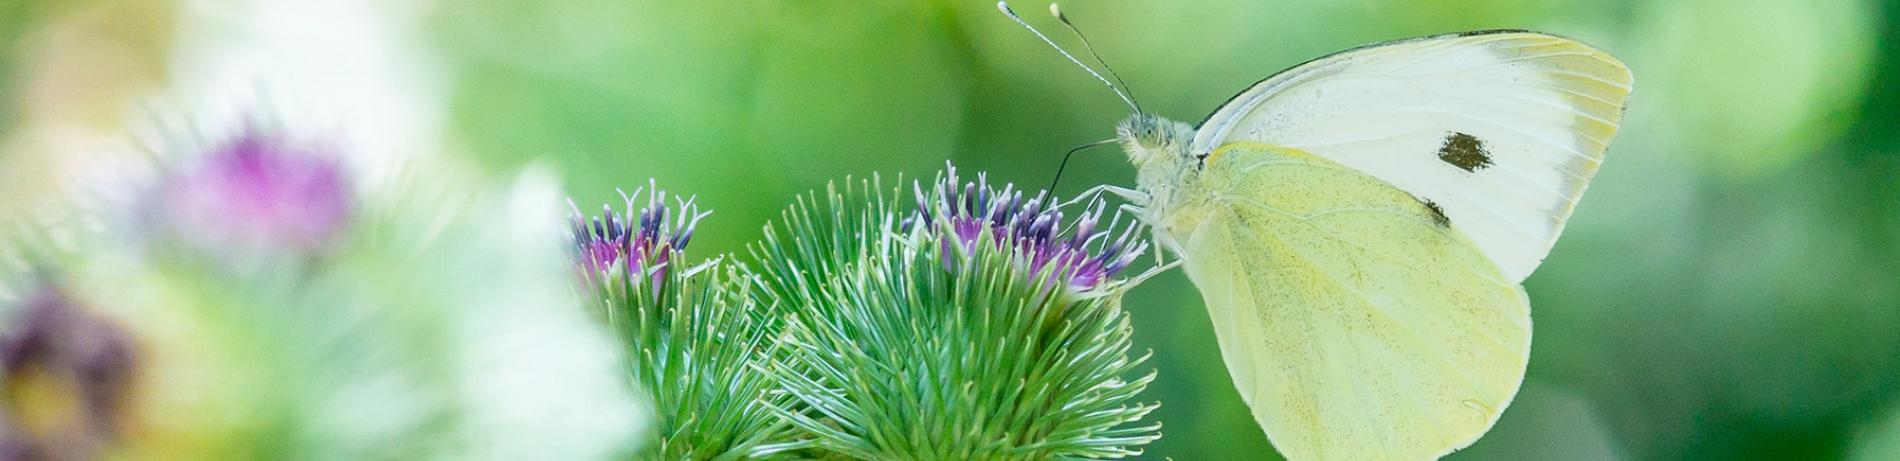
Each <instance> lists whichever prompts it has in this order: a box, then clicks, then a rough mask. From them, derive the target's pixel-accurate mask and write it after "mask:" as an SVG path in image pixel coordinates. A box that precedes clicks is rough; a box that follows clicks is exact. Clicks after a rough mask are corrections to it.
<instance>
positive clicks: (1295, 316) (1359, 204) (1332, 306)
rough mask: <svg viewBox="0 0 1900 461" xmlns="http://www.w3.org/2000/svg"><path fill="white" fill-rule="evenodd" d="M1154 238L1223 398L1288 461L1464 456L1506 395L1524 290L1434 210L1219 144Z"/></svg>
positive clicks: (1516, 361)
mask: <svg viewBox="0 0 1900 461" xmlns="http://www.w3.org/2000/svg"><path fill="white" fill-rule="evenodd" d="M1191 187H1193V188H1200V189H1197V192H1204V194H1202V195H1204V196H1210V197H1213V198H1212V199H1211V200H1209V201H1207V202H1203V203H1198V204H1193V205H1188V206H1187V207H1185V208H1182V209H1179V210H1175V211H1177V213H1175V214H1172V216H1174V217H1175V218H1177V219H1175V220H1172V221H1169V222H1167V223H1165V224H1164V225H1165V226H1167V227H1168V229H1167V230H1166V231H1167V232H1170V233H1171V234H1173V236H1174V238H1177V239H1179V241H1180V244H1181V246H1182V250H1183V251H1184V254H1183V257H1184V260H1185V261H1186V265H1185V267H1186V271H1187V274H1188V276H1189V277H1190V278H1191V279H1192V280H1193V282H1194V284H1195V286H1196V287H1198V288H1199V289H1200V291H1201V295H1202V297H1203V299H1204V300H1205V301H1206V303H1207V306H1208V310H1209V313H1210V316H1211V318H1212V320H1213V322H1214V325H1215V330H1216V336H1217V337H1218V339H1219V341H1220V345H1221V353H1222V357H1223V358H1224V359H1225V362H1226V365H1227V367H1228V371H1229V372H1230V373H1231V374H1232V376H1233V378H1234V384H1235V386H1236V387H1237V388H1238V389H1239V391H1240V394H1241V396H1242V397H1244V399H1245V400H1246V401H1247V403H1248V405H1249V406H1250V407H1251V408H1252V409H1253V414H1254V416H1255V419H1256V420H1258V422H1259V423H1260V424H1261V426H1262V427H1263V428H1264V429H1265V430H1266V432H1267V435H1268V437H1269V438H1270V439H1271V440H1272V441H1273V444H1274V446H1275V448H1277V449H1279V450H1280V452H1281V453H1282V454H1284V455H1286V457H1287V458H1288V459H1302V460H1306V459H1342V460H1362V459H1426V458H1431V457H1437V456H1442V455H1444V454H1446V453H1448V452H1450V451H1451V450H1454V449H1457V448H1461V447H1464V446H1467V445H1469V444H1470V443H1471V442H1472V441H1474V440H1476V439H1477V437H1478V436H1480V435H1482V434H1483V433H1484V432H1485V431H1486V430H1488V429H1489V428H1490V427H1491V425H1492V424H1494V423H1495V422H1496V421H1497V418H1498V416H1499V414H1500V413H1501V412H1502V411H1504V408H1505V406H1507V405H1508V404H1509V403H1510V400H1511V398H1512V396H1513V395H1515V394H1516V392H1517V388H1518V385H1519V383H1521V382H1522V379H1523V376H1524V369H1525V366H1526V364H1527V362H1528V357H1529V350H1530V334H1531V331H1530V328H1531V325H1530V311H1529V309H1530V307H1529V304H1528V301H1527V300H1526V299H1525V297H1524V293H1523V291H1522V289H1521V288H1520V287H1519V286H1518V284H1517V282H1516V281H1514V280H1509V279H1507V278H1506V277H1504V275H1503V274H1502V273H1500V272H1499V270H1498V269H1497V268H1496V266H1495V265H1493V264H1492V263H1491V262H1489V261H1488V260H1487V259H1486V257H1485V256H1484V255H1482V254H1481V253H1480V252H1479V251H1478V249H1477V248H1476V247H1475V246H1473V245H1471V243H1470V242H1469V241H1467V240H1466V238H1465V237H1464V236H1462V235H1461V234H1460V233H1457V232H1453V231H1451V230H1450V229H1449V228H1448V227H1446V226H1444V225H1443V224H1442V223H1441V222H1440V217H1441V216H1440V215H1439V214H1438V212H1437V211H1434V210H1433V206H1431V205H1430V204H1428V203H1425V202H1421V201H1419V200H1417V199H1416V198H1414V197H1412V196H1410V195H1408V194H1406V193H1404V192H1402V191H1399V190H1397V189H1394V188H1393V187H1391V186H1390V185H1387V184H1385V183H1384V182H1382V181H1380V180H1378V179H1376V178H1373V177H1370V176H1367V175H1365V174H1362V173H1360V172H1358V171H1355V170H1353V169H1350V168H1346V167H1344V166H1342V165H1339V164H1338V163H1335V162H1332V161H1329V160H1327V159H1324V158H1320V157H1318V156H1315V155H1312V154H1307V153H1304V152H1300V151H1298V150H1293V149H1283V148H1277V147H1273V146H1267V145H1263V144H1258V143H1236V144H1229V145H1227V146H1226V147H1223V148H1222V149H1221V150H1220V151H1217V152H1215V153H1214V155H1212V156H1210V157H1209V158H1208V160H1207V163H1206V165H1205V167H1204V171H1202V174H1201V175H1200V180H1199V182H1198V184H1195V185H1192V186H1191Z"/></svg>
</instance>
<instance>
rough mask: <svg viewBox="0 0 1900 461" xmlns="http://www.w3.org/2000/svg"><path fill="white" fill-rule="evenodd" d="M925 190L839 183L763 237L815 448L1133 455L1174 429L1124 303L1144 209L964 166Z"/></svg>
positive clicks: (796, 411)
mask: <svg viewBox="0 0 1900 461" xmlns="http://www.w3.org/2000/svg"><path fill="white" fill-rule="evenodd" d="M911 189H912V191H913V192H914V193H915V194H916V200H917V209H916V210H910V209H908V208H909V207H908V206H900V204H902V203H904V202H907V200H903V194H904V191H903V190H901V189H898V188H891V189H886V188H884V187H883V186H882V185H881V184H879V183H878V181H877V179H876V178H872V179H870V180H866V181H850V180H847V181H846V182H845V184H844V185H843V186H842V187H840V186H837V185H834V186H831V187H827V188H826V190H825V191H824V192H823V193H821V194H813V195H812V196H810V197H808V198H804V199H800V200H799V201H798V202H797V203H796V204H795V205H793V207H792V208H790V209H789V210H787V211H786V212H785V213H784V218H783V219H782V220H780V221H778V222H775V223H773V225H772V226H768V227H767V230H766V238H765V240H764V241H763V242H761V243H760V244H759V245H757V246H755V247H754V251H753V256H754V259H755V260H757V261H759V264H760V265H761V266H762V267H763V269H762V275H763V277H761V280H762V282H763V284H762V286H763V287H765V289H764V290H759V293H760V295H761V296H762V302H777V303H779V304H780V305H782V306H785V312H786V313H785V315H783V317H782V318H783V319H784V320H783V321H784V322H785V326H784V328H783V330H782V333H779V334H778V335H776V336H775V338H776V339H775V340H774V342H773V346H774V347H775V348H777V349H780V350H781V351H780V352H775V353H774V356H775V357H779V358H780V360H779V361H777V362H774V363H773V364H772V368H770V369H768V371H769V372H770V373H772V374H773V376H776V377H777V378H778V380H779V382H780V383H781V386H782V387H783V388H784V389H785V391H786V392H787V393H789V394H791V395H794V396H796V397H797V403H798V406H797V407H793V408H787V409H783V410H781V411H780V413H781V414H782V415H784V416H785V417H786V418H787V419H789V420H790V421H791V422H792V424H794V425H796V426H797V427H798V428H800V429H801V430H803V431H805V432H807V433H808V434H809V435H810V437H809V440H810V441H809V445H810V446H811V447H813V448H814V450H815V451H816V452H817V453H815V454H814V456H813V457H816V458H839V459H1116V458H1127V457H1132V456H1137V455H1139V454H1140V453H1141V447H1142V446H1143V445H1145V444H1147V443H1149V442H1151V441H1153V440H1155V439H1156V438H1158V437H1159V436H1160V435H1159V432H1158V431H1159V428H1158V426H1155V425H1152V424H1149V425H1143V424H1142V421H1143V419H1144V418H1145V417H1146V416H1147V415H1148V413H1149V412H1151V411H1153V410H1154V409H1155V408H1156V407H1155V404H1152V403H1144V402H1142V401H1141V400H1140V397H1139V395H1140V393H1141V391H1142V390H1143V389H1145V388H1146V387H1147V384H1148V382H1149V381H1150V380H1152V379H1153V377H1154V374H1153V373H1152V372H1150V373H1147V374H1145V375H1144V374H1138V373H1139V372H1138V371H1137V370H1136V369H1137V368H1139V367H1141V366H1142V363H1143V362H1144V361H1145V360H1146V357H1145V356H1133V355H1130V354H1129V351H1130V350H1131V349H1132V348H1133V346H1132V343H1131V341H1132V331H1133V330H1132V327H1131V325H1130V323H1129V320H1128V314H1127V311H1125V310H1123V309H1122V300H1123V298H1124V297H1123V296H1122V295H1123V294H1124V293H1126V292H1127V289H1128V288H1129V287H1131V286H1132V284H1130V283H1128V282H1126V281H1125V279H1122V278H1121V277H1120V274H1121V273H1122V272H1123V271H1124V270H1125V269H1127V268H1128V265H1129V263H1130V262H1132V261H1133V260H1134V258H1136V257H1137V256H1139V255H1140V254H1141V253H1142V252H1143V251H1145V250H1146V249H1147V248H1146V245H1145V244H1144V243H1143V242H1142V241H1141V240H1140V234H1139V233H1138V231H1139V230H1140V229H1138V225H1137V224H1135V223H1134V222H1133V221H1134V220H1133V219H1130V220H1129V222H1128V223H1126V224H1124V223H1123V222H1121V221H1120V220H1119V219H1113V218H1111V219H1107V220H1106V221H1105V220H1104V219H1103V216H1104V212H1103V210H1104V209H1105V208H1106V207H1105V206H1104V205H1102V204H1101V203H1100V202H1099V201H1094V202H1089V203H1088V205H1087V206H1086V207H1085V208H1083V210H1084V211H1082V212H1080V213H1077V214H1076V215H1075V216H1070V217H1065V216H1064V210H1063V208H1065V207H1064V206H1063V205H1062V204H1060V202H1057V201H1055V199H1053V198H1052V197H1050V196H1049V195H1047V194H1046V193H1045V194H1037V195H1035V196H1033V197H1028V196H1025V194H1024V193H1022V192H1019V191H1018V190H1017V189H1016V188H1014V187H1011V186H1002V187H1000V188H998V187H993V186H991V185H990V184H989V182H988V181H987V180H986V179H985V178H982V177H981V176H979V177H978V178H977V180H976V181H975V182H969V183H966V182H963V181H961V180H959V179H958V178H957V176H956V173H955V172H954V171H946V172H945V173H944V174H942V175H940V176H938V177H937V180H936V181H934V182H931V183H913V184H912V187H911Z"/></svg>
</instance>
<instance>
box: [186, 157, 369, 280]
mask: <svg viewBox="0 0 1900 461" xmlns="http://www.w3.org/2000/svg"><path fill="white" fill-rule="evenodd" d="M154 198H155V199H158V200H160V202H159V205H158V206H157V207H156V209H155V210H152V211H154V212H156V213H160V215H159V216H160V221H161V222H162V223H164V225H166V226H168V227H169V228H170V230H171V232H173V233H174V235H175V236H176V237H178V238H180V239H183V240H185V241H187V242H189V243H192V244H195V245H196V246H199V247H202V248H232V247H236V248H240V249H245V250H267V251H270V250H275V251H288V252H294V253H312V252H317V251H320V250H322V249H324V248H326V247H327V246H329V245H330V244H331V243H332V242H333V241H334V240H335V239H336V238H337V236H338V235H339V234H340V233H341V231H342V230H343V229H344V226H345V225H346V224H347V223H348V222H349V219H350V212H351V208H352V203H351V202H352V200H351V199H352V197H351V193H350V188H349V185H348V184H347V182H346V178H345V173H344V171H343V168H342V166H341V165H340V164H339V162H338V160H337V159H336V157H335V156H334V155H330V153H329V152H322V151H319V150H316V149H311V148H308V147H305V146H296V145H292V144H290V143H288V142H286V141H285V140H283V139H280V138H277V137H273V136H270V135H265V134H260V133H258V132H256V131H255V130H248V129H247V130H246V131H245V132H244V133H242V134H240V135H238V136H237V137H236V138H235V139H232V140H230V141H228V142H226V143H225V144H224V145H221V146H218V147H217V148H216V149H214V150H212V151H211V152H209V153H208V154H207V155H205V156H204V157H202V158H199V159H197V160H196V162H195V163H194V164H192V165H189V166H187V167H186V168H185V169H183V170H182V171H178V172H175V173H172V174H169V175H167V176H166V177H165V178H163V179H162V182H161V184H160V187H159V190H158V191H157V194H156V196H155V197H154Z"/></svg>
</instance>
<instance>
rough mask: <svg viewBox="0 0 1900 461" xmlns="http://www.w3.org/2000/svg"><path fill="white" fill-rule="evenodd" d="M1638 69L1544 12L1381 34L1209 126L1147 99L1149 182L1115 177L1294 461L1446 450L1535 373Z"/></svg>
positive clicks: (1138, 141)
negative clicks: (1580, 209) (1523, 26)
mask: <svg viewBox="0 0 1900 461" xmlns="http://www.w3.org/2000/svg"><path fill="white" fill-rule="evenodd" d="M999 7H1001V8H1002V9H1003V10H1004V12H1005V13H1009V14H1010V16H1011V18H1012V19H1016V20H1017V21H1018V22H1021V19H1020V18H1016V17H1015V15H1014V13H1011V12H1010V11H1009V8H1008V7H1007V5H1002V4H999ZM1056 14H1057V17H1058V18H1060V17H1061V14H1060V12H1056ZM1063 22H1064V23H1065V24H1066V23H1067V20H1066V19H1064V20H1063ZM1025 27H1027V25H1026V24H1025ZM1031 30H1032V31H1033V30H1034V29H1031ZM1037 35H1038V36H1041V33H1037ZM1042 38H1043V39H1044V40H1045V41H1047V40H1048V38H1047V37H1042ZM1051 45H1053V42H1051ZM1058 50H1060V48H1059V47H1058ZM1063 54H1064V56H1069V55H1068V53H1067V52H1064V53H1063ZM1069 58H1070V60H1071V61H1075V62H1076V63H1077V64H1078V65H1081V62H1080V61H1079V60H1076V59H1075V58H1074V57H1073V56H1069ZM1083 67H1085V68H1087V67H1088V66H1086V65H1083ZM1091 73H1093V71H1091ZM1096 76H1097V78H1101V76H1100V74H1096ZM1102 81H1103V82H1108V79H1105V78H1102ZM1631 81H1632V80H1631V75H1630V71H1629V68H1627V67H1625V66H1624V65H1623V63H1622V62H1619V61H1618V60H1616V58H1614V57H1611V56H1610V55H1608V54H1606V53H1604V52H1602V51H1600V50H1597V49H1595V48H1591V47H1589V46H1587V45H1584V44H1581V43H1578V42H1576V41H1573V40H1569V39H1565V38H1562V37H1556V36H1552V35H1546V34H1541V33H1536V32H1529V31H1521V30H1491V31H1478V32H1465V33H1458V34H1448V35H1436V36H1430V37H1421V38H1414V39H1407V40H1398V41H1392V42H1385V43H1378V44H1373V45H1368V46H1364V47H1360V48H1354V49H1351V50H1347V51H1343V52H1339V53H1335V54H1332V55H1328V56H1325V57H1321V58H1319V59H1315V60H1313V61H1309V62H1307V63H1305V64H1301V65H1298V66H1294V67H1293V68H1291V69H1288V70H1285V71H1282V72H1280V73H1278V74H1274V75H1273V76H1271V77H1268V78H1267V79H1265V80H1262V81H1261V82H1259V83H1257V84H1254V85H1253V86H1252V87H1249V88H1248V89H1247V90H1246V91H1242V92H1241V93H1240V94H1239V95H1237V96H1235V97H1234V98H1233V99H1231V100H1229V101H1228V102H1227V103H1226V104H1223V105H1222V106H1221V107H1220V109H1218V110H1216V111H1214V113H1213V115H1210V116H1208V117H1207V119H1206V120H1204V121H1202V122H1201V124H1200V126H1199V127H1198V128H1197V127H1191V126H1189V125H1187V124H1184V123H1180V122H1174V121H1170V120H1166V119H1163V118H1160V117H1156V116H1154V115H1151V114H1147V113H1143V112H1141V111H1140V109H1139V107H1137V108H1136V113H1135V114H1134V115H1133V116H1131V117H1129V118H1128V119H1127V120H1125V121H1123V122H1122V123H1121V125H1120V126H1119V127H1118V129H1117V134H1118V136H1117V140H1118V141H1119V142H1120V144H1121V145H1122V146H1123V148H1124V149H1125V150H1126V151H1127V153H1128V158H1129V161H1130V162H1132V163H1133V164H1134V165H1135V167H1136V169H1137V181H1136V182H1137V186H1136V187H1135V188H1134V189H1126V188H1118V187H1113V186H1101V187H1098V188H1097V189H1096V190H1097V191H1106V192H1111V193H1115V194H1117V195H1121V196H1123V197H1125V198H1127V199H1128V200H1129V201H1130V202H1131V203H1132V207H1131V208H1132V209H1134V210H1136V211H1137V212H1139V213H1140V214H1141V216H1143V218H1144V219H1145V220H1146V221H1147V222H1148V223H1149V224H1151V225H1153V227H1154V233H1155V237H1156V239H1157V240H1159V241H1161V242H1162V243H1163V247H1165V248H1167V249H1169V250H1171V251H1172V252H1173V253H1174V254H1176V255H1178V256H1179V257H1180V263H1181V264H1182V265H1183V266H1184V268H1185V269H1186V272H1187V274H1188V277H1189V279H1191V280H1192V281H1193V282H1194V285H1195V287H1196V288H1198V289H1199V290H1200V292H1201V297H1202V299H1203V300H1205V302H1206V304H1207V308H1208V313H1209V315H1210V317H1211V318H1212V320H1213V322H1214V326H1215V328H1214V329H1215V332H1216V335H1217V336H1218V338H1219V340H1220V345H1221V352H1222V356H1223V358H1224V359H1225V362H1226V365H1227V369H1228V372H1229V373H1230V374H1231V375H1232V376H1233V378H1234V385H1235V387H1236V388H1238V389H1239V391H1240V395H1241V397H1242V398H1243V399H1244V400H1245V401H1246V402H1247V404H1248V405H1249V406H1251V407H1252V409H1253V415H1254V418H1255V420H1256V421H1257V422H1259V423H1260V426H1261V428H1263V429H1264V430H1265V431H1266V433H1267V437H1268V438H1269V439H1271V440H1272V442H1273V444H1274V446H1275V447H1276V448H1277V449H1279V450H1280V452H1281V453H1282V454H1284V455H1286V457H1287V458H1289V459H1344V460H1364V459H1429V458H1436V457H1439V456H1443V455H1445V454H1448V453H1450V452H1452V451H1455V450H1457V449H1459V448H1463V447H1466V446H1469V445H1470V444H1471V443H1472V442H1474V441H1476V440H1477V439H1478V437H1479V436H1482V435H1483V434H1484V433H1485V432H1486V431H1487V430H1489V429H1490V428H1491V426H1492V425H1493V424H1495V423H1496V422H1497V419H1498V416H1499V415H1500V414H1501V413H1502V412H1503V411H1504V408H1505V407H1506V406H1508V405H1509V404H1510V402H1511V399H1512V397H1513V396H1515V395H1516V393H1517V389H1518V387H1519V385H1520V384H1521V383H1522V382H1523V379H1524V369H1525V366H1526V364H1527V363H1528V360H1529V356H1530V337H1531V321H1530V304H1529V301H1528V299H1527V298H1526V297H1525V295H1524V291H1523V287H1522V286H1521V285H1520V282H1522V281H1523V279H1524V278H1525V277H1527V276H1529V275H1530V273H1531V271H1533V270H1535V269H1536V268H1537V266H1538V264H1540V263H1541V262H1542V261H1543V259H1544V256H1545V255H1546V254H1548V253H1549V252H1550V248H1551V246H1552V245H1553V244H1554V243H1555V242H1556V239H1557V235H1558V234H1559V233H1561V232H1562V231H1563V227H1564V222H1565V221H1566V220H1567V219H1569V217H1570V213H1571V210H1572V209H1573V208H1574V207H1575V206H1576V203H1577V200H1578V199H1579V198H1581V197H1582V196H1583V191H1584V189H1585V188H1586V187H1587V186H1588V185H1589V181H1590V178H1591V177H1592V176H1594V175H1595V174H1596V171H1597V168H1598V166H1599V165H1601V163H1602V161H1603V152H1604V149H1605V148H1606V147H1608V145H1609V142H1610V138H1611V137H1613V136H1614V135H1615V134H1616V130H1617V127H1618V125H1619V123H1620V122H1621V120H1622V114H1623V108H1624V105H1625V102H1626V101H1627V100H1628V98H1629V94H1630V85H1631ZM1109 86H1110V87H1111V88H1113V87H1116V85H1115V84H1114V83H1109ZM1117 94H1120V95H1122V97H1123V98H1124V99H1125V100H1128V101H1130V105H1131V106H1132V105H1133V103H1132V98H1129V97H1128V96H1127V95H1126V94H1125V93H1123V92H1121V91H1119V90H1118V91H1117Z"/></svg>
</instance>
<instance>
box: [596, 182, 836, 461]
mask: <svg viewBox="0 0 1900 461" xmlns="http://www.w3.org/2000/svg"><path fill="white" fill-rule="evenodd" d="M646 192H647V193H648V194H650V197H651V199H650V200H648V201H647V203H646V205H645V207H644V208H640V209H639V210H637V211H636V209H635V201H636V199H638V198H640V194H641V191H636V192H635V193H634V196H633V197H629V198H628V199H627V201H626V202H627V203H626V208H625V210H624V212H623V213H619V214H616V213H615V212H614V210H612V209H608V210H607V211H606V213H605V214H604V215H603V216H597V217H594V218H593V219H592V220H585V219H580V213H579V211H578V210H577V211H576V212H575V213H576V220H575V224H576V226H575V229H574V235H575V240H576V241H575V242H574V243H575V249H576V252H575V253H576V256H577V257H578V258H579V261H578V263H577V264H576V266H577V269H578V271H579V272H580V273H581V275H582V277H581V280H580V282H581V283H580V284H579V285H580V287H581V289H582V290H583V296H584V297H587V298H588V299H589V300H590V303H591V304H592V307H593V311H594V313H595V314H596V316H597V318H598V319H599V320H601V321H602V322H604V323H605V324H606V325H607V326H608V327H609V329H610V330H612V331H613V332H614V333H615V335H616V337H617V338H618V339H619V341H620V345H621V349H622V353H623V356H624V358H625V361H626V373H627V375H628V377H629V378H630V381H631V382H632V384H633V385H634V386H635V387H637V388H639V389H643V390H645V391H646V392H648V393H650V395H651V398H652V401H653V403H654V407H655V408H654V410H655V411H654V420H653V424H654V426H655V427H654V430H653V431H652V432H651V433H650V436H649V438H648V440H647V441H646V443H645V445H646V446H645V449H643V450H642V451H640V452H639V453H637V455H636V457H637V458H640V459H656V460H658V459H668V460H672V459H751V458H769V457H775V456H779V455H780V454H781V452H783V451H786V450H789V449H792V448H796V447H797V446H798V445H799V444H798V443H797V441H795V440H794V439H793V437H794V436H795V435H796V433H795V432H793V431H792V427H791V425H790V424H789V423H788V422H787V421H786V420H784V419H783V418H781V417H780V416H779V415H777V414H775V413H773V412H771V411H770V408H771V407H773V406H785V405H788V404H789V403H790V400H791V397H790V396H789V395H787V394H785V393H783V392H779V391H778V386H777V383H776V381H774V380H773V379H772V377H771V376H769V375H766V374H763V373H758V372H757V371H756V369H757V368H758V367H760V366H761V365H762V364H763V363H765V361H766V360H767V358H768V356H767V354H768V345H769V343H770V342H771V339H772V334H773V333H774V332H775V331H776V328H777V326H776V323H775V322H774V318H775V317H774V316H773V315H772V314H771V305H770V304H768V303H761V302H758V301H757V300H756V298H755V297H754V296H753V295H752V290H753V289H754V288H755V287H756V286H757V285H758V281H757V280H756V277H755V276H754V275H752V274H751V273H750V272H748V271H747V270H746V268H745V267H743V266H741V265H739V264H736V263H733V262H730V261H729V260H728V259H727V258H715V259H713V260H710V261H703V262H697V263H687V261H688V259H687V256H686V252H685V251H684V247H685V246H686V243H687V239H688V238H690V236H691V229H692V226H693V224H694V223H695V222H696V221H697V220H698V218H700V217H702V216H704V214H701V213H698V212H697V208H696V207H694V206H693V205H692V204H691V202H690V201H679V202H678V203H677V204H676V206H669V205H668V204H667V203H666V202H665V200H666V198H665V196H664V193H663V192H660V191H658V190H653V189H649V190H647V191H646ZM669 212H676V213H677V214H675V215H673V216H676V218H674V219H671V220H669V219H668V213H669Z"/></svg>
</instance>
